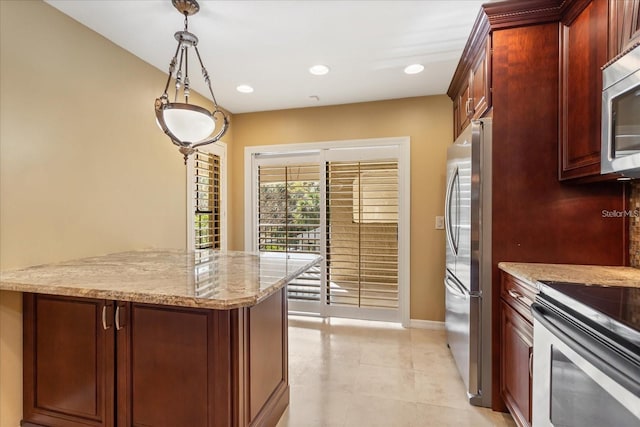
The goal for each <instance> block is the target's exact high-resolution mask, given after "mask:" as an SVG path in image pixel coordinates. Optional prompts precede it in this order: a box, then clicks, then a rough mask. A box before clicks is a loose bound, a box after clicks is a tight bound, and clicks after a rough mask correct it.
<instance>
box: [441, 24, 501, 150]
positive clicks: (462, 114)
mask: <svg viewBox="0 0 640 427" xmlns="http://www.w3.org/2000/svg"><path fill="white" fill-rule="evenodd" d="M490 76H491V39H490V38H489V37H488V34H485V36H484V37H483V38H482V39H481V40H479V42H478V48H477V49H476V50H475V51H474V52H473V53H472V55H470V57H469V60H468V62H467V63H466V67H465V68H464V69H459V70H457V71H456V75H455V76H454V79H453V81H452V82H451V85H450V86H449V91H448V93H449V96H450V97H451V98H452V99H453V134H454V138H457V137H458V135H459V134H460V133H461V132H462V131H463V130H464V129H465V128H466V127H467V125H468V124H469V123H470V121H471V120H472V119H477V118H479V117H482V115H483V114H484V113H485V112H486V111H487V110H488V109H489V106H490V105H491V87H490V83H489V82H490Z"/></svg>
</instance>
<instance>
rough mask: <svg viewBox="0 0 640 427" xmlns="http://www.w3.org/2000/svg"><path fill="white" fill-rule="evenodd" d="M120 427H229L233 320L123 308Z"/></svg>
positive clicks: (222, 314)
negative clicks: (231, 326) (230, 323)
mask: <svg viewBox="0 0 640 427" xmlns="http://www.w3.org/2000/svg"><path fill="white" fill-rule="evenodd" d="M117 310H118V313H117V314H116V319H118V327H119V330H118V331H117V347H118V349H117V358H118V359H117V360H118V376H117V378H118V379H117V381H118V396H119V397H118V411H117V412H118V426H123V427H124V426H201V427H213V426H228V425H233V423H234V422H233V420H232V419H231V410H232V408H231V406H232V402H233V399H232V394H233V391H232V386H231V381H230V376H231V373H232V367H231V346H230V333H229V316H230V314H229V313H230V312H231V311H232V310H226V311H223V310H219V311H218V310H198V309H189V308H180V307H170V306H155V305H147V304H137V303H122V302H119V303H118V309H117Z"/></svg>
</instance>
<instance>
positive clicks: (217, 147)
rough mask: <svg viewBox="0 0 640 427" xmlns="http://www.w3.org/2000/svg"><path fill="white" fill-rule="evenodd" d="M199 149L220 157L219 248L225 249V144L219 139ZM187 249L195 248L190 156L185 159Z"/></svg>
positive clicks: (192, 174)
mask: <svg viewBox="0 0 640 427" xmlns="http://www.w3.org/2000/svg"><path fill="white" fill-rule="evenodd" d="M198 150H199V151H201V152H204V153H210V154H214V155H216V156H218V157H219V158H220V250H226V249H227V182H228V181H227V144H226V143H224V142H221V141H218V142H215V143H213V144H209V145H204V146H202V147H199V148H198ZM186 169H187V172H186V173H187V203H186V205H187V250H188V251H193V250H195V240H196V235H195V224H194V221H195V209H196V206H195V199H194V197H193V192H194V191H195V181H194V179H193V177H194V173H195V171H194V160H193V156H190V157H189V159H188V160H187V168H186Z"/></svg>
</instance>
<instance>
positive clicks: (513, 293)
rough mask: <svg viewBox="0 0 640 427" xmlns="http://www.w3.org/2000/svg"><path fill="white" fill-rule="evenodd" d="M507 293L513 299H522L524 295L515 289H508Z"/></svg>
mask: <svg viewBox="0 0 640 427" xmlns="http://www.w3.org/2000/svg"><path fill="white" fill-rule="evenodd" d="M507 293H508V294H509V295H510V296H511V298H515V299H522V294H521V293H520V292H517V291H514V290H513V289H507Z"/></svg>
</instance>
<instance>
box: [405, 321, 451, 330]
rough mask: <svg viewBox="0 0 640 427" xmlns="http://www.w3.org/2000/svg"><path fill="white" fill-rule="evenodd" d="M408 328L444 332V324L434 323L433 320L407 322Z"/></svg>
mask: <svg viewBox="0 0 640 427" xmlns="http://www.w3.org/2000/svg"><path fill="white" fill-rule="evenodd" d="M409 327H410V328H416V329H437V330H443V331H444V322H436V321H434V320H420V319H411V320H409Z"/></svg>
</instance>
